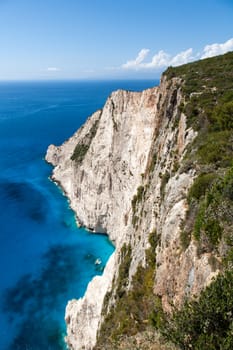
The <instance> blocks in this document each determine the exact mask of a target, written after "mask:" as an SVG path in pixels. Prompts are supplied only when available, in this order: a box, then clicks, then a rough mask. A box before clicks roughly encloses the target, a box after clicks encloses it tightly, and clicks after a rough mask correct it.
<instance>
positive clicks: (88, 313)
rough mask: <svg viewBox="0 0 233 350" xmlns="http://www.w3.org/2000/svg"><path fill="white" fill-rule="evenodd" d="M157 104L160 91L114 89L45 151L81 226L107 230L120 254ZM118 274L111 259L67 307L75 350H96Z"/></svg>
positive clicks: (69, 340) (69, 338)
mask: <svg viewBox="0 0 233 350" xmlns="http://www.w3.org/2000/svg"><path fill="white" fill-rule="evenodd" d="M158 100H159V94H158V88H153V89H148V90H145V91H143V92H142V93H139V92H127V91H122V90H119V91H116V92H114V93H113V94H112V95H111V96H110V97H109V99H108V100H107V102H106V104H105V106H104V108H103V110H102V111H98V112H96V113H95V114H94V115H93V116H92V117H91V118H89V119H88V120H87V122H86V123H85V125H84V127H83V128H81V129H80V130H79V131H78V132H77V133H75V134H74V136H73V137H71V138H70V139H69V140H68V141H67V142H65V143H64V144H63V145H62V146H60V147H55V146H54V145H51V146H50V147H49V148H48V151H47V155H46V160H47V161H48V162H50V163H52V164H53V165H54V166H55V169H54V171H53V175H52V178H53V180H55V181H56V182H58V183H59V184H60V185H61V187H62V188H63V190H64V191H65V193H66V195H67V196H68V198H69V199H70V205H71V207H72V209H73V210H74V211H75V212H76V214H77V219H78V221H79V223H81V224H82V225H84V226H86V227H87V228H89V229H91V230H93V231H95V232H103V233H105V232H107V233H108V234H109V236H110V238H111V240H112V241H113V242H114V243H115V245H116V254H117V251H118V250H119V249H120V248H121V246H122V244H123V243H124V242H126V241H129V238H127V231H128V230H129V227H131V220H130V215H131V199H132V197H133V195H134V194H135V193H136V189H137V187H138V186H139V184H140V183H141V181H142V176H141V174H143V173H144V172H145V170H146V166H147V163H148V157H149V151H150V149H151V144H152V141H153V136H154V130H155V128H156V127H158V121H159V119H158V114H157V103H158ZM98 120H99V121H98ZM96 121H98V128H97V132H96V135H95V137H94V138H93V139H92V142H91V144H90V147H89V149H88V151H87V153H86V155H85V157H84V159H83V161H82V163H81V164H77V162H75V161H72V160H71V156H72V154H73V152H74V149H75V147H76V145H77V144H78V143H82V142H83V141H84V140H85V138H86V135H87V134H88V133H90V130H91V128H92V127H93V125H94V124H95V123H96ZM116 270H117V268H113V263H112V260H109V261H108V263H107V266H106V269H105V271H107V272H105V273H107V277H106V275H105V273H104V275H103V277H96V278H94V279H93V281H92V282H91V283H90V284H89V287H88V290H87V292H86V294H85V297H84V298H83V299H81V300H79V301H74V300H73V301H71V302H70V303H69V304H68V306H67V310H66V317H65V318H66V320H67V338H66V340H67V343H68V344H69V347H70V348H71V349H75V350H78V349H92V347H93V345H94V344H95V341H96V332H97V329H98V326H99V322H100V319H101V309H102V302H103V298H104V295H105V293H106V291H107V289H108V288H109V283H110V281H111V279H112V278H113V275H114V273H115V271H116Z"/></svg>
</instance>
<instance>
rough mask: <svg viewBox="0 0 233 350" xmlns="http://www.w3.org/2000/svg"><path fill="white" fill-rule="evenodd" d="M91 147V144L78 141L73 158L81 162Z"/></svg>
mask: <svg viewBox="0 0 233 350" xmlns="http://www.w3.org/2000/svg"><path fill="white" fill-rule="evenodd" d="M88 149H89V145H85V144H83V143H78V144H77V146H76V147H75V149H74V153H73V154H72V156H71V160H75V161H76V162H77V163H81V162H82V161H83V159H84V157H85V155H86V153H87V151H88Z"/></svg>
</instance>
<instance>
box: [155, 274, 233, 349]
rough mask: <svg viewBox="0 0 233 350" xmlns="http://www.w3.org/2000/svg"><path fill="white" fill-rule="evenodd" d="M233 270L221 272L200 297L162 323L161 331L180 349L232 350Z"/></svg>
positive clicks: (186, 303) (187, 302)
mask: <svg viewBox="0 0 233 350" xmlns="http://www.w3.org/2000/svg"><path fill="white" fill-rule="evenodd" d="M232 290H233V271H226V272H225V273H224V274H223V275H218V277H217V278H216V280H215V281H213V282H212V283H211V284H210V285H209V286H208V287H207V288H206V289H205V290H204V291H202V292H201V294H200V297H199V299H198V300H195V299H194V300H192V301H186V302H185V304H184V305H183V307H182V309H181V310H179V311H175V312H174V314H173V316H172V317H171V318H170V319H169V318H167V319H166V321H164V322H163V323H162V325H161V326H160V330H161V332H162V334H163V335H164V336H165V337H166V338H167V339H169V340H170V341H172V342H173V343H175V344H177V345H179V346H180V348H181V349H185V350H186V349H187V350H188V349H196V350H210V349H213V350H216V349H221V350H230V349H232V348H233V332H232V325H233V293H232Z"/></svg>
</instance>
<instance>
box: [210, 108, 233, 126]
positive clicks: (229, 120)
mask: <svg viewBox="0 0 233 350" xmlns="http://www.w3.org/2000/svg"><path fill="white" fill-rule="evenodd" d="M212 120H213V122H214V128H215V130H230V129H233V101H230V102H226V103H223V104H220V106H217V107H216V108H215V110H214V113H213V119H212Z"/></svg>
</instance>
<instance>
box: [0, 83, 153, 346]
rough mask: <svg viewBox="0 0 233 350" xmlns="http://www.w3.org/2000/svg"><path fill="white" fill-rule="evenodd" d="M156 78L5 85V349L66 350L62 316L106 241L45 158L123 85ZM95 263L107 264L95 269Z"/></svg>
mask: <svg viewBox="0 0 233 350" xmlns="http://www.w3.org/2000/svg"><path fill="white" fill-rule="evenodd" d="M154 85H157V81H122V82H121V81H113V82H99V83H98V82H56V83H52V82H43V83H42V82H30V83H29V82H20V83H19V82H15V83H13V82H11V83H0V152H1V157H0V224H1V226H0V349H1V350H26V349H27V350H29V349H30V350H31V349H32V350H61V349H64V348H65V345H64V342H63V337H64V334H65V323H64V313H65V306H66V303H67V301H68V300H69V299H73V298H79V297H81V296H82V295H83V294H84V292H85V289H86V287H87V284H88V282H89V281H90V279H91V278H92V277H93V276H95V275H97V274H101V273H102V271H103V268H104V266H105V264H106V262H107V260H108V258H109V256H110V255H111V253H112V252H113V250H114V247H113V246H112V245H111V243H110V242H109V240H108V238H107V237H106V236H103V235H94V234H91V233H89V232H87V231H86V230H84V229H78V228H77V227H76V224H75V218H74V213H73V212H72V211H71V210H70V209H69V205H68V201H67V199H66V198H65V197H64V196H63V194H62V192H61V191H60V189H59V188H58V187H57V186H56V185H54V183H52V182H51V181H50V180H49V175H50V174H51V171H52V168H51V167H50V166H49V165H48V164H46V162H45V161H44V155H45V153H46V149H47V147H48V145H49V144H50V143H54V144H61V143H62V142H63V141H64V140H65V139H66V138H68V137H70V136H71V135H72V134H73V132H75V131H76V129H77V128H78V127H79V126H80V125H81V124H82V123H83V122H84V121H85V120H86V118H87V117H88V116H89V115H90V114H91V113H92V112H94V111H95V110H97V109H99V108H101V107H102V106H103V104H104V101H105V99H106V98H107V96H108V95H109V94H110V93H111V91H113V90H116V89H118V88H125V89H130V90H142V89H144V88H146V87H151V86H154ZM96 259H100V260H101V265H96V264H95V261H96Z"/></svg>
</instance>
